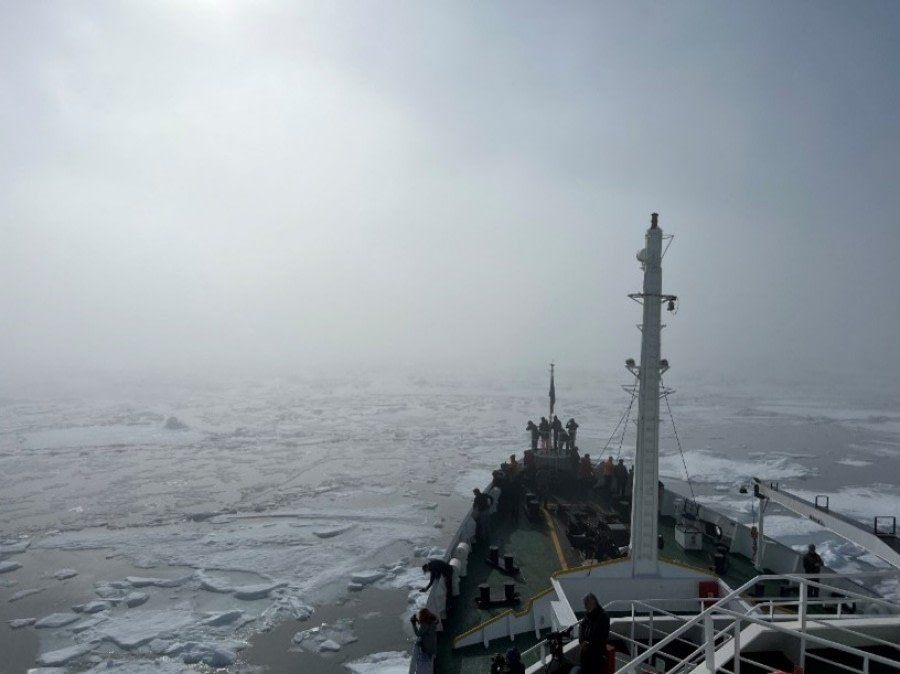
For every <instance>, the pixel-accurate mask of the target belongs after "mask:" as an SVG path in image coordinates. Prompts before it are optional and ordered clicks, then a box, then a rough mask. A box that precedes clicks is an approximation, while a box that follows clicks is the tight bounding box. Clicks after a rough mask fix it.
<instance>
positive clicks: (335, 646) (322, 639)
mask: <svg viewBox="0 0 900 674" xmlns="http://www.w3.org/2000/svg"><path fill="white" fill-rule="evenodd" d="M356 640H357V639H356V635H354V634H353V621H352V620H349V619H344V620H338V621H337V622H336V623H334V624H333V625H331V624H328V623H322V624H321V625H319V626H318V627H313V628H311V629H308V630H303V631H302V632H297V633H296V634H295V635H294V637H293V639H292V641H293V642H294V643H295V644H297V645H298V646H300V647H301V648H303V649H304V650H307V651H310V652H313V653H321V652H323V651H337V650H340V648H341V646H344V645H346V644H349V643H353V642H354V641H356Z"/></svg>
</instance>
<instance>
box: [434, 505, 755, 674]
mask: <svg viewBox="0 0 900 674" xmlns="http://www.w3.org/2000/svg"><path fill="white" fill-rule="evenodd" d="M500 506H501V507H500V508H499V509H498V511H497V512H496V513H495V514H494V515H493V516H492V517H491V540H490V543H486V542H476V543H475V544H474V545H473V548H472V552H471V554H470V555H469V562H468V573H467V576H466V577H465V578H463V579H461V583H460V596H459V597H458V598H457V601H456V602H455V603H454V604H453V605H452V606H451V608H450V610H449V611H448V612H447V617H446V619H445V620H444V625H443V626H444V632H443V633H442V635H441V638H440V639H439V644H438V655H437V658H436V661H435V666H434V671H435V672H436V673H440V674H483V673H484V672H489V671H490V662H491V659H492V658H493V656H494V655H495V654H496V653H505V652H506V650H507V649H509V648H511V647H513V646H515V647H516V648H517V649H518V650H519V652H523V651H524V650H526V649H528V648H530V647H531V646H533V645H535V644H536V643H537V639H536V638H535V636H534V633H533V632H530V633H526V634H521V635H517V636H516V637H515V640H511V639H502V640H495V641H492V642H491V643H490V644H489V646H488V647H487V648H485V647H484V646H481V645H478V646H468V647H464V648H457V649H454V648H453V641H454V639H455V638H457V637H458V636H460V635H462V634H465V633H466V632H468V631H470V630H473V629H475V628H477V627H478V626H479V625H481V624H483V623H485V622H487V621H490V620H493V619H497V618H498V616H502V615H504V614H505V613H506V612H507V611H509V610H513V611H515V612H523V611H526V610H527V609H528V605H529V602H530V600H531V599H533V598H535V597H536V596H538V595H540V594H542V593H546V592H550V591H552V590H551V585H550V577H551V576H552V575H553V574H554V573H556V572H558V571H561V570H566V569H572V568H577V567H582V566H586V565H590V564H595V563H597V562H596V561H595V560H593V559H586V558H585V555H584V554H583V553H582V552H581V551H580V550H578V549H576V548H574V547H573V546H572V545H571V544H570V542H569V540H568V538H567V536H566V528H567V525H568V524H567V522H568V518H569V517H570V516H571V514H572V513H573V512H575V511H578V510H579V509H585V508H586V509H591V510H593V511H595V512H601V513H604V514H605V515H606V516H607V517H611V518H612V519H613V520H615V519H616V514H617V513H618V514H619V519H620V521H621V520H622V515H625V512H627V510H628V508H629V505H628V504H627V503H622V502H617V501H615V500H613V499H610V497H609V495H608V494H606V493H603V492H599V491H594V490H584V489H581V490H575V492H574V493H573V492H572V490H570V491H569V492H568V493H565V492H563V493H555V494H553V495H552V496H549V497H548V499H547V503H546V507H543V506H542V507H541V509H540V515H539V516H538V517H535V518H533V519H529V518H528V517H527V516H526V509H525V508H524V507H520V508H515V509H513V508H510V507H509V504H505V505H504V504H503V502H502V500H501V504H500ZM625 522H626V523H627V520H625ZM675 524H676V523H675V520H674V519H673V518H669V517H661V518H660V524H659V533H660V534H661V536H662V540H663V548H662V550H661V551H660V558H661V559H665V560H669V561H673V562H676V563H680V564H686V565H689V566H692V567H695V568H699V569H703V570H706V571H709V572H712V570H713V555H714V554H715V549H714V543H713V541H712V539H710V538H708V537H704V541H703V549H702V550H685V549H683V548H682V547H681V546H680V545H678V543H677V542H676V539H675ZM614 528H616V527H614ZM622 535H625V536H626V537H627V532H625V533H624V534H622ZM626 542H627V538H626ZM622 544H623V545H624V542H623V543H622ZM491 546H496V547H497V548H498V551H499V560H500V565H501V566H502V565H503V563H504V556H505V555H507V554H512V555H514V559H515V565H516V566H518V567H519V569H520V574H519V575H518V576H517V577H516V578H515V580H514V582H515V590H516V593H517V595H518V597H519V600H518V602H517V603H516V604H514V605H513V606H512V607H511V608H510V607H507V606H499V607H492V608H479V607H478V605H477V601H476V600H477V598H478V596H479V586H480V585H482V584H487V585H489V586H490V588H491V595H492V597H494V598H500V597H503V596H504V586H505V585H506V584H507V583H509V582H511V581H512V579H511V578H510V576H508V575H505V574H503V573H502V572H501V571H500V570H498V569H497V568H495V566H494V565H492V564H490V563H489V561H488V557H489V554H490V552H489V550H490V547H491ZM757 575H758V572H757V571H756V570H755V569H754V567H753V565H752V563H751V560H749V559H747V558H746V557H744V556H742V555H737V554H731V555H729V565H728V569H727V571H726V572H725V573H724V574H723V575H722V576H721V577H722V578H723V579H724V580H725V581H726V582H727V583H728V585H730V586H731V587H738V586H740V585H742V584H743V583H745V582H746V581H748V580H750V579H752V578H754V577H755V576H757ZM600 599H601V602H602V601H603V599H602V597H601V598H600Z"/></svg>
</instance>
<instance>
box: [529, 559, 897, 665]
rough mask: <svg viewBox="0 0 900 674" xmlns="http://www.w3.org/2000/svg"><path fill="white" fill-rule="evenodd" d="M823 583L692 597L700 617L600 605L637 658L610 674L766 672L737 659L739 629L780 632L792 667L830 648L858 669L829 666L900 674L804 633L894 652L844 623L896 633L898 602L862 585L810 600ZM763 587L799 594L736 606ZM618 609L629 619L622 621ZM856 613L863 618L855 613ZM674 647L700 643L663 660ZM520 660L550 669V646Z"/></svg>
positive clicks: (823, 578) (634, 604)
mask: <svg viewBox="0 0 900 674" xmlns="http://www.w3.org/2000/svg"><path fill="white" fill-rule="evenodd" d="M896 575H897V574H896V572H893V571H888V572H870V573H859V574H841V575H840V576H838V577H836V578H840V579H844V580H847V579H849V580H852V581H854V582H858V581H860V580H863V579H872V578H876V579H877V578H887V577H890V578H896ZM829 580H832V581H833V580H834V578H831V577H829V576H827V575H824V574H820V575H818V576H817V577H816V579H815V580H813V579H812V578H810V577H806V576H803V575H767V576H758V577H757V578H754V579H753V580H751V581H748V582H747V583H745V584H744V585H742V586H741V587H739V588H737V589H736V590H734V591H732V592H731V593H729V594H728V595H726V596H724V597H722V598H721V599H718V600H716V601H715V603H714V604H712V605H710V603H709V602H710V601H711V600H710V599H704V598H696V599H695V601H696V602H697V608H698V610H699V612H698V613H691V614H688V615H685V614H682V613H675V612H672V611H668V610H666V609H665V606H666V605H667V604H669V605H672V604H675V603H677V604H679V605H680V606H679V608H681V607H683V605H684V601H685V600H684V599H659V600H648V601H625V600H617V601H613V602H609V603H608V604H606V605H605V609H606V610H607V611H608V612H610V613H611V614H613V615H616V614H618V616H617V617H616V618H614V620H613V630H612V631H611V635H610V636H611V639H616V640H620V641H622V642H624V643H625V644H626V646H627V648H628V650H629V651H630V652H631V653H635V654H638V653H639V655H636V656H635V657H632V658H631V659H630V660H628V661H627V662H626V661H624V660H622V658H621V657H620V658H619V660H620V661H621V662H623V664H622V666H620V667H619V668H618V669H617V670H616V672H617V674H632V673H635V674H637V673H640V674H643V673H645V672H655V671H657V669H655V668H654V666H655V665H656V664H658V659H662V660H663V661H665V662H666V664H667V666H666V667H665V671H666V672H669V673H675V674H679V673H685V672H692V671H694V670H698V668H700V667H702V669H700V670H698V671H708V672H733V673H734V674H740V669H741V663H746V664H747V665H751V664H753V665H756V666H757V667H763V668H764V669H770V668H768V667H766V666H765V665H763V664H761V663H757V662H755V661H754V660H753V659H752V658H751V657H749V655H745V654H744V653H742V648H741V640H742V636H748V635H746V634H745V630H747V628H748V627H750V626H752V625H758V626H759V630H760V631H768V632H778V633H782V634H784V635H786V636H788V637H790V638H791V639H792V640H793V641H794V642H796V649H797V653H799V662H798V663H797V664H799V665H800V666H805V665H806V660H807V658H808V659H810V660H813V661H817V660H822V658H821V657H820V656H818V655H816V654H815V653H810V652H809V650H810V649H811V648H814V647H822V648H834V649H837V650H839V651H842V652H844V653H846V654H848V655H851V656H854V657H855V658H858V660H859V667H858V668H853V667H851V666H848V665H842V664H839V663H833V662H832V661H829V662H832V664H834V665H835V666H837V667H839V668H841V669H845V670H846V671H848V672H862V673H864V674H867V673H868V672H869V671H870V669H871V666H872V664H873V663H879V664H880V665H882V666H884V667H886V668H887V669H889V670H890V671H896V672H898V673H900V662H898V661H892V660H890V659H888V658H884V657H881V656H878V655H876V654H872V653H867V652H865V651H862V650H860V649H858V648H854V647H852V646H847V645H845V644H842V643H840V642H839V641H836V640H834V639H830V638H827V637H824V636H818V635H816V634H813V633H810V629H811V628H816V627H828V628H829V629H831V630H833V631H834V632H836V633H838V634H840V635H843V636H844V637H847V638H848V640H851V641H852V640H855V641H856V642H857V643H859V642H860V640H864V642H865V643H866V644H867V645H882V646H896V643H895V642H894V641H888V640H884V639H881V638H879V637H877V636H874V635H873V634H871V633H870V632H863V631H860V630H858V629H854V628H853V627H852V626H850V619H857V620H860V621H861V622H865V621H867V620H872V619H877V618H878V617H880V615H884V617H887V616H891V615H892V616H895V617H894V620H897V621H898V626H897V627H896V628H895V629H900V604H898V603H895V602H892V601H889V600H885V599H881V598H877V597H873V596H872V595H870V594H867V593H866V591H865V590H864V589H863V588H862V587H860V590H861V591H860V592H855V591H853V590H845V589H843V588H842V590H841V593H840V595H839V596H833V597H810V596H809V593H808V588H809V587H817V588H821V590H820V591H831V590H833V589H834V587H833V585H829V584H828V582H829ZM764 581H782V582H784V581H788V582H790V583H792V584H795V585H796V587H797V590H798V596H796V597H789V598H785V597H777V598H776V597H757V598H753V602H752V603H749V602H747V601H743V600H742V595H746V594H747V593H748V591H749V590H750V589H751V588H753V587H754V586H755V585H756V584H757V583H760V582H764ZM623 605H624V606H623ZM704 606H705V608H704ZM735 606H738V607H740V606H746V607H748V608H746V609H744V610H734V608H731V607H735ZM812 606H820V607H822V608H825V609H826V610H834V613H832V614H813V615H810V613H809V610H808V609H809V608H810V607H812ZM623 609H625V610H626V611H627V612H628V613H629V614H630V615H625V616H622V612H623ZM857 610H860V611H861V612H860V613H856V611H857ZM789 611H791V612H789ZM619 616H621V617H619ZM623 618H624V619H623ZM616 625H623V626H626V625H627V626H628V634H624V633H622V632H621V631H617V630H616V629H615V626H616ZM573 636H577V635H573ZM575 641H576V639H575V638H573V640H572V642H571V643H567V644H566V645H565V649H564V650H565V652H566V653H568V652H569V651H571V650H573V649H575V648H576V647H577V643H575ZM677 641H680V642H682V643H689V644H698V643H699V644H700V645H698V646H696V648H694V650H693V651H692V652H690V653H689V654H688V655H687V656H682V657H678V658H676V657H675V656H672V655H670V654H667V653H666V652H665V649H666V647H667V646H669V645H670V644H672V643H674V642H677ZM717 655H718V656H719V659H720V660H724V661H723V662H718V663H717V662H716V657H717ZM522 656H523V661H524V662H526V664H528V665H530V666H531V669H532V671H540V670H539V669H538V668H537V667H535V665H536V664H537V663H541V664H542V665H547V664H548V659H549V658H550V653H549V645H548V642H547V641H546V640H544V641H542V642H540V643H539V644H537V645H536V646H534V647H533V648H530V649H528V650H527V651H525V652H524V653H523V654H522ZM625 657H626V658H627V657H628V656H625ZM729 660H731V661H732V667H731V669H727V668H725V667H724V665H725V664H727V662H728V661H729ZM704 663H705V666H704Z"/></svg>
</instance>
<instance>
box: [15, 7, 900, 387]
mask: <svg viewBox="0 0 900 674" xmlns="http://www.w3.org/2000/svg"><path fill="white" fill-rule="evenodd" d="M2 16H3V20H2V21H0V56H2V57H0V101H2V103H0V124H2V128H3V133H2V134H0V234H2V236H0V320H2V324H3V330H2V331H0V375H2V376H4V377H11V376H14V375H21V374H29V373H36V372H41V373H47V372H64V371H79V372H88V371H93V370H98V371H120V370H121V371H138V372H186V371H211V372H231V371H247V372H273V371H274V372H284V373H292V372H301V371H309V370H325V371H327V370H333V369H347V368H393V367H411V368H417V367H444V368H467V369H468V368H480V367H493V366H504V367H512V368H535V367H539V368H542V369H543V368H545V367H546V364H547V363H549V362H550V361H551V360H554V361H556V362H557V363H559V364H561V367H572V368H575V367H579V368H580V367H586V366H594V365H597V366H606V365H610V364H612V365H618V364H619V363H621V362H622V361H623V360H624V359H625V358H627V357H629V356H631V357H638V356H639V347H638V344H637V340H638V333H637V331H636V330H635V325H636V324H637V323H638V322H639V321H640V309H639V307H637V305H635V304H634V303H633V302H631V301H630V300H629V299H627V297H626V295H627V293H629V292H637V291H639V290H640V287H641V275H640V268H639V266H638V264H637V262H636V260H635V253H636V251H637V250H638V249H639V248H641V247H642V241H643V235H644V232H645V230H646V229H647V227H648V225H649V222H650V214H651V213H652V212H658V213H659V214H660V224H661V226H662V228H663V230H664V231H665V232H666V233H667V234H674V235H675V238H674V240H673V242H672V244H671V246H670V247H669V249H668V251H667V253H666V258H665V260H664V284H665V288H666V290H667V292H671V293H674V294H677V295H678V296H679V298H680V299H679V305H678V311H677V313H676V314H675V315H674V316H669V315H667V317H666V318H665V322H666V323H667V325H668V327H667V329H666V331H665V333H664V355H666V356H667V357H668V358H669V359H670V360H671V361H672V364H673V366H674V367H676V368H682V369H693V370H696V369H701V370H702V369H706V370H709V371H719V370H722V371H725V370H729V371H740V370H746V371H749V372H753V373H757V374H758V373H761V372H772V373H784V372H815V371H819V370H827V369H843V368H860V369H870V370H872V371H879V372H890V373H898V372H900V365H898V360H897V359H896V358H894V357H893V356H894V354H893V350H892V347H893V345H894V342H895V341H896V335H897V334H898V329H900V312H898V310H897V305H898V303H897V300H896V298H895V297H894V294H895V291H896V288H898V287H900V266H898V265H897V259H898V256H900V234H898V232H897V227H896V225H895V223H894V215H895V212H896V211H898V205H900V203H898V202H900V198H898V196H897V194H898V190H897V187H896V186H897V183H898V169H897V157H898V150H900V133H898V129H900V124H898V119H900V117H898V114H897V110H898V108H900V72H898V64H900V42H898V40H897V39H896V38H897V35H898V33H900V4H897V3H896V2H891V1H882V2H879V1H873V2H866V3H846V2H828V1H826V2H819V1H817V2H805V1H797V2H791V3H780V2H752V3H751V2H744V3H716V2H682V3H661V2H628V3H618V2H584V3H581V2H573V3H566V4H564V5H559V4H554V3H538V2H515V3H513V2H501V3H474V2H462V3H460V2H432V3H421V2H374V1H373V2H316V3H301V2H293V1H291V2H288V1H284V2H279V1H276V0H272V1H263V2H253V3H248V2H244V3H239V2H231V1H217V2H214V1H211V0H209V1H205V2H200V1H195V2H183V1H178V2H175V1H174V0H173V1H171V2H160V1H158V0H153V1H146V2H139V1H134V2H128V3H119V2H89V3H88V2H81V3H62V2H46V3H30V2H28V3H26V2H20V3H13V4H7V6H5V8H4V9H3V10H2Z"/></svg>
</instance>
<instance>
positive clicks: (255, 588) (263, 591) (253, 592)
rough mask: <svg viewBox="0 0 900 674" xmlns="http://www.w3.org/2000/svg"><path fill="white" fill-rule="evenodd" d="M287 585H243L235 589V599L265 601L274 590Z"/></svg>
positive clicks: (278, 583)
mask: <svg viewBox="0 0 900 674" xmlns="http://www.w3.org/2000/svg"><path fill="white" fill-rule="evenodd" d="M286 585H287V583H285V582H283V581H282V582H277V583H274V582H273V583H260V584H258V585H243V586H241V587H236V588H234V597H235V599H243V600H245V601H250V600H253V599H264V598H266V597H268V596H269V593H270V592H272V590H277V589H278V588H281V587H285V586H286Z"/></svg>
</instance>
